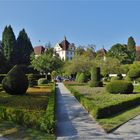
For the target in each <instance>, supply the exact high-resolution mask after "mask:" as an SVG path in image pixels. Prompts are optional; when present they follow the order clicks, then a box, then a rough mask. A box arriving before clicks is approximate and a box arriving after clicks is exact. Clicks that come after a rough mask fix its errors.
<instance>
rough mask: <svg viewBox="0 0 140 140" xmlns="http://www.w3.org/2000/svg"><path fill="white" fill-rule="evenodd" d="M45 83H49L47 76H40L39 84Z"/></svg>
mask: <svg viewBox="0 0 140 140" xmlns="http://www.w3.org/2000/svg"><path fill="white" fill-rule="evenodd" d="M44 84H48V80H47V78H40V79H39V80H38V85H44Z"/></svg>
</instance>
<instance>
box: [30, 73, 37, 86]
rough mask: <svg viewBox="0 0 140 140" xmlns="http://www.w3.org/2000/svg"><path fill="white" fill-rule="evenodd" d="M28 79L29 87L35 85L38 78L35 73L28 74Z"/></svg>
mask: <svg viewBox="0 0 140 140" xmlns="http://www.w3.org/2000/svg"><path fill="white" fill-rule="evenodd" d="M28 81H29V87H33V86H35V85H36V84H37V82H36V78H35V77H34V75H33V74H28Z"/></svg>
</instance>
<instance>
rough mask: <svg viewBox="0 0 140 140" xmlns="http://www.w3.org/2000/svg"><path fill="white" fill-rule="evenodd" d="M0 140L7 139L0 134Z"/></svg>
mask: <svg viewBox="0 0 140 140" xmlns="http://www.w3.org/2000/svg"><path fill="white" fill-rule="evenodd" d="M0 140H8V139H7V138H4V137H1V136H0Z"/></svg>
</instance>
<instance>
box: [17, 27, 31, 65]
mask: <svg viewBox="0 0 140 140" xmlns="http://www.w3.org/2000/svg"><path fill="white" fill-rule="evenodd" d="M32 53H33V46H32V44H31V41H30V39H29V37H28V35H27V33H26V32H25V29H23V30H21V31H20V32H19V35H18V38H17V58H18V60H19V61H18V64H27V65H28V64H30V55H31V54H32Z"/></svg>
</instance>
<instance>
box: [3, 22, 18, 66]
mask: <svg viewBox="0 0 140 140" xmlns="http://www.w3.org/2000/svg"><path fill="white" fill-rule="evenodd" d="M2 50H3V54H4V57H5V58H6V60H7V62H8V64H9V65H11V66H13V65H15V64H16V62H17V58H16V38H15V35H14V32H13V29H12V27H11V26H10V25H9V26H8V27H7V26H6V27H5V29H4V31H3V34H2Z"/></svg>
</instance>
